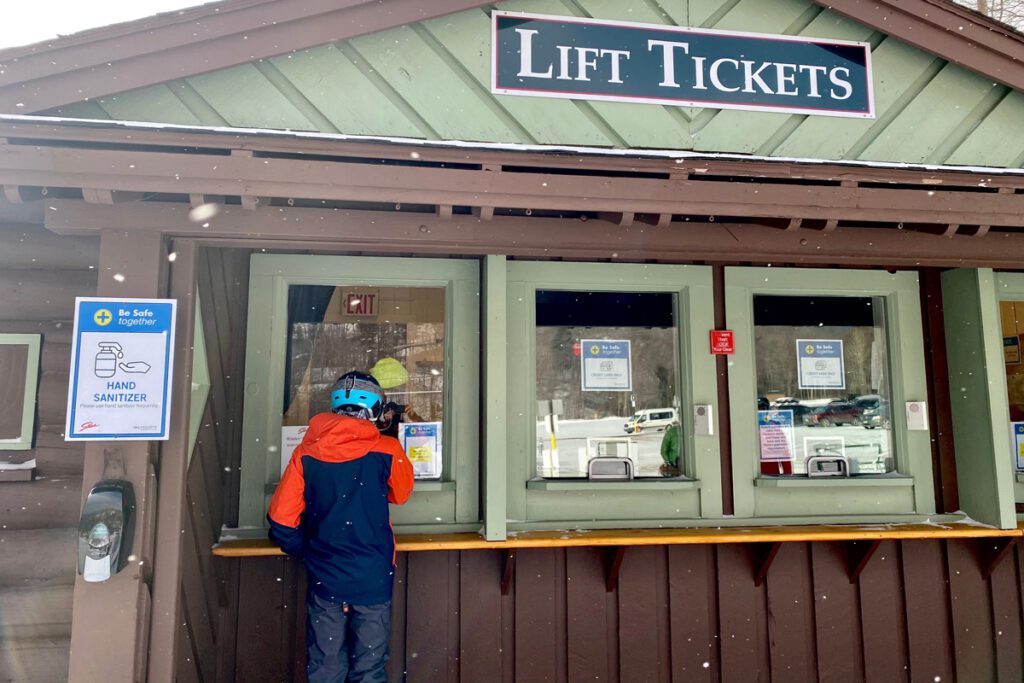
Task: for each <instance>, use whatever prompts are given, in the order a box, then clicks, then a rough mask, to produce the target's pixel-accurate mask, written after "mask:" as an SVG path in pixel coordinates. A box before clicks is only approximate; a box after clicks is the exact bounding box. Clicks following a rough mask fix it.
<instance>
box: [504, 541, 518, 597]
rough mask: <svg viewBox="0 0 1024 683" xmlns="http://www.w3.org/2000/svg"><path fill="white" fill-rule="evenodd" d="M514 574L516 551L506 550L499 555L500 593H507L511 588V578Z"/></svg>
mask: <svg viewBox="0 0 1024 683" xmlns="http://www.w3.org/2000/svg"><path fill="white" fill-rule="evenodd" d="M515 576H516V551H515V550H506V551H505V553H504V554H503V555H502V556H501V594H502V595H508V594H509V591H511V590H512V580H513V579H514V578H515Z"/></svg>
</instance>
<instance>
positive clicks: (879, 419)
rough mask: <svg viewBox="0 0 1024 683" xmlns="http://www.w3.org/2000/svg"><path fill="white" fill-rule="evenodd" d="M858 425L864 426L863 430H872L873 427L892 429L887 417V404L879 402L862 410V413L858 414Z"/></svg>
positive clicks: (886, 402) (889, 419)
mask: <svg viewBox="0 0 1024 683" xmlns="http://www.w3.org/2000/svg"><path fill="white" fill-rule="evenodd" d="M860 423H861V424H862V425H864V428H865V429H874V428H875V427H880V428H881V429H889V428H890V427H892V419H891V418H890V417H889V402H888V401H885V400H880V401H877V402H876V403H875V404H874V406H870V407H867V408H864V412H862V413H861V414H860Z"/></svg>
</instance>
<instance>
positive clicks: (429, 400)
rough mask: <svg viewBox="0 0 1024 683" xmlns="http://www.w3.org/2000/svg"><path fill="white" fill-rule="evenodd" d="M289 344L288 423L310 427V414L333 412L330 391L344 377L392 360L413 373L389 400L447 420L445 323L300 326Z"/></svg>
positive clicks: (434, 418) (390, 393) (430, 417)
mask: <svg viewBox="0 0 1024 683" xmlns="http://www.w3.org/2000/svg"><path fill="white" fill-rule="evenodd" d="M290 341H291V345H290V346H291V348H290V351H291V357H292V366H291V377H289V378H288V379H289V382H290V388H291V392H290V398H291V401H290V403H289V405H288V409H287V411H286V422H287V424H305V423H306V421H308V419H309V418H310V417H311V416H313V415H315V414H317V413H321V412H328V411H330V389H331V386H333V384H334V382H335V381H336V380H337V379H338V377H339V376H340V375H342V374H344V373H346V372H349V371H350V370H362V371H364V372H366V371H368V370H369V369H370V368H371V367H372V366H373V364H374V363H375V362H376V361H377V360H378V359H380V358H384V357H388V356H390V357H392V358H395V359H396V360H398V362H399V363H401V364H402V365H403V366H404V367H405V368H406V370H407V371H408V372H409V381H408V382H407V383H406V384H404V385H402V386H399V387H395V388H394V389H391V390H388V391H387V393H388V396H389V398H393V399H394V400H396V401H397V402H399V403H407V404H410V405H412V407H413V410H415V411H416V413H417V414H419V415H420V416H421V417H422V418H423V419H425V420H428V421H439V420H441V419H442V409H443V402H444V401H443V399H444V392H443V389H444V323H442V322H436V323H433V322H364V321H359V322H334V323H296V324H294V325H293V326H292V334H291V340H290ZM432 371H433V372H432ZM435 373H436V374H435Z"/></svg>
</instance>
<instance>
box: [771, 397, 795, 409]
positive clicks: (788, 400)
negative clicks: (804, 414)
mask: <svg viewBox="0 0 1024 683" xmlns="http://www.w3.org/2000/svg"><path fill="white" fill-rule="evenodd" d="M799 403H800V401H798V400H797V399H795V398H793V397H792V396H783V397H782V398H779V399H775V407H776V408H785V407H789V406H795V405H798V404H799Z"/></svg>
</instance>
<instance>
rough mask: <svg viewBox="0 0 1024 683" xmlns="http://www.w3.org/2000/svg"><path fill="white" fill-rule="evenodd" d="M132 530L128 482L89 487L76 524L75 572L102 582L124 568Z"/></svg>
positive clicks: (110, 481) (132, 495)
mask: <svg viewBox="0 0 1024 683" xmlns="http://www.w3.org/2000/svg"><path fill="white" fill-rule="evenodd" d="M134 531H135V492H134V489H133V488H132V484H131V482H129V481H124V480H121V479H106V480H103V481H101V482H98V483H97V484H96V485H95V486H93V487H92V490H91V491H90V492H89V496H88V497H87V498H86V499H85V505H84V506H83V508H82V518H81V521H80V522H79V524H78V573H79V574H80V575H81V576H82V578H84V579H85V580H86V581H88V582H90V583H92V582H98V581H106V580H107V579H109V578H110V577H111V576H113V575H114V574H116V573H117V572H119V571H121V570H122V569H124V566H125V565H126V564H127V563H128V555H130V554H131V551H132V536H133V535H134Z"/></svg>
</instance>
